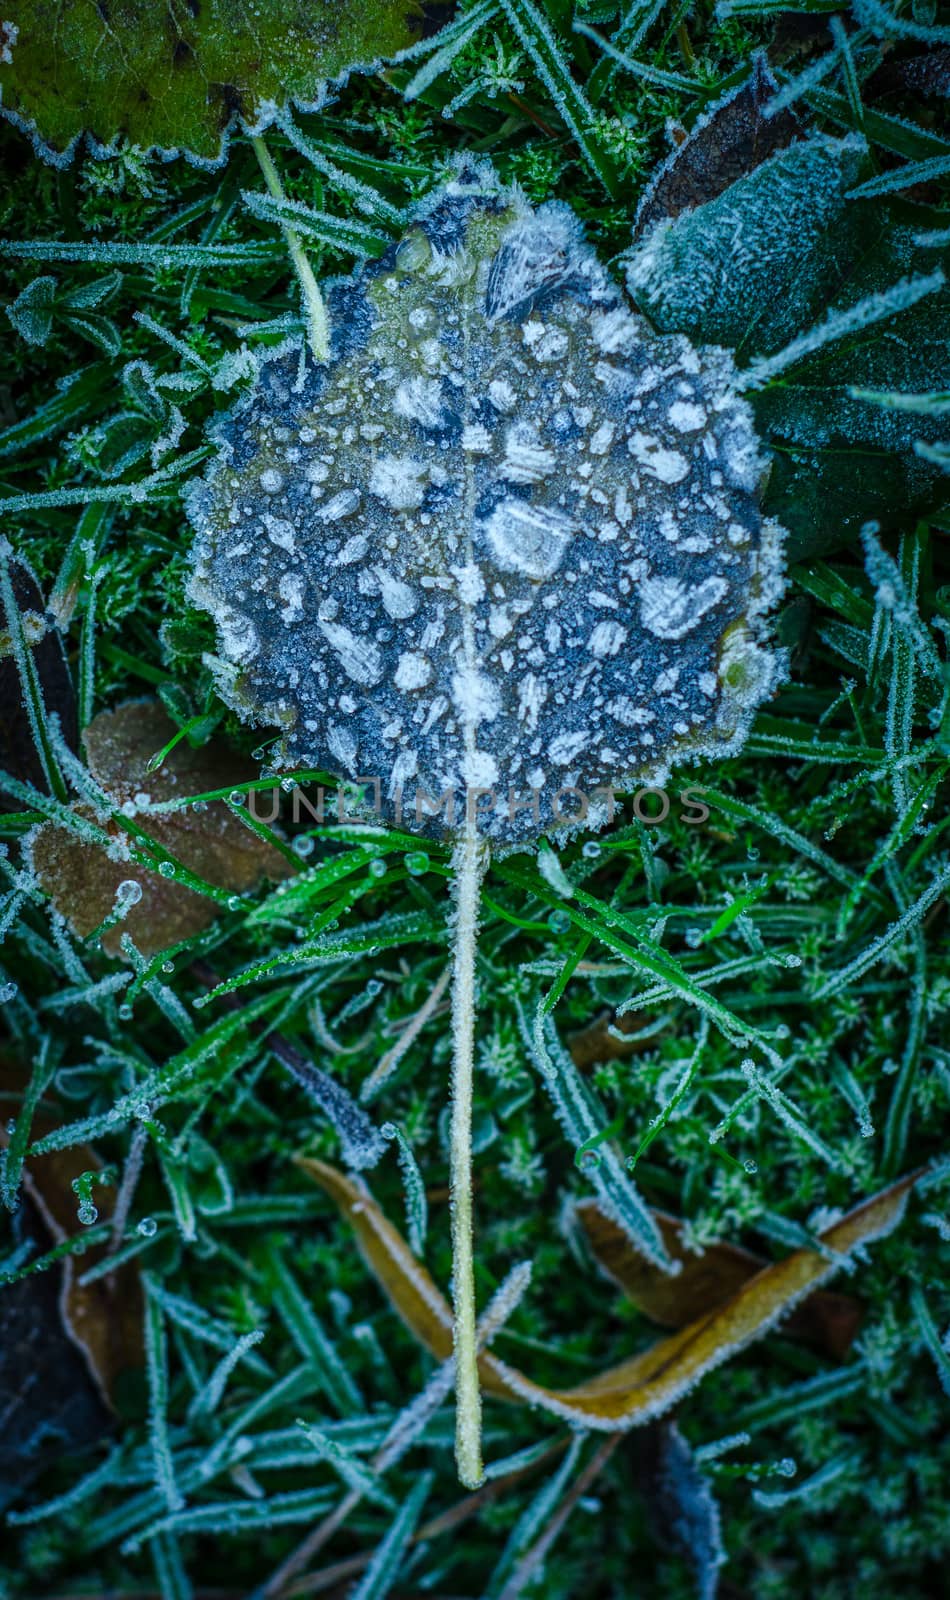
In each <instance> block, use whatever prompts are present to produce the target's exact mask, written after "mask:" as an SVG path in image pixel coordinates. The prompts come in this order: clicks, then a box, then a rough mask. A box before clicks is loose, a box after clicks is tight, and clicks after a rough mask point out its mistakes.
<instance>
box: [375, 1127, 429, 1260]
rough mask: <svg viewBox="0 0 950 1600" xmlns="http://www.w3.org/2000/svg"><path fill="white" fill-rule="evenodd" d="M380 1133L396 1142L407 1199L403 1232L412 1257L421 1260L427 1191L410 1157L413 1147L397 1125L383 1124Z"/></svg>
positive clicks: (423, 1244)
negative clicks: (407, 1239) (407, 1237)
mask: <svg viewBox="0 0 950 1600" xmlns="http://www.w3.org/2000/svg"><path fill="white" fill-rule="evenodd" d="M380 1132H381V1133H382V1135H383V1138H384V1139H395V1140H396V1142H397V1144H398V1147H399V1170H400V1172H401V1173H402V1186H403V1191H404V1193H405V1196H406V1232H407V1234H408V1235H409V1248H410V1250H411V1251H412V1253H413V1255H416V1256H422V1255H424V1253H425V1247H426V1228H427V1226H428V1216H429V1209H428V1203H427V1201H426V1188H425V1183H424V1182H423V1178H422V1173H421V1172H420V1171H419V1163H418V1162H417V1160H416V1158H415V1156H414V1155H413V1153H412V1145H411V1144H410V1143H409V1140H408V1139H407V1138H406V1135H405V1133H404V1132H403V1130H402V1128H400V1126H399V1124H398V1123H396V1122H384V1123H383V1126H382V1128H381V1129H380Z"/></svg>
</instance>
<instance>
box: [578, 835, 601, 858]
mask: <svg viewBox="0 0 950 1600" xmlns="http://www.w3.org/2000/svg"><path fill="white" fill-rule="evenodd" d="M602 854H603V850H602V848H601V846H600V845H599V844H598V843H597V840H596V839H588V840H587V841H586V843H585V844H584V846H583V848H582V849H581V855H583V856H586V857H587V859H588V861H596V860H597V857H598V856H599V855H602Z"/></svg>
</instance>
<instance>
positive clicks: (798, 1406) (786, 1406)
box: [736, 1362, 868, 1432]
mask: <svg viewBox="0 0 950 1600" xmlns="http://www.w3.org/2000/svg"><path fill="white" fill-rule="evenodd" d="M867 1383H868V1369H867V1367H866V1366H865V1365H864V1363H863V1362H858V1363H857V1365H856V1366H851V1367H846V1368H845V1369H844V1371H843V1372H821V1373H819V1374H818V1376H817V1377H815V1378H808V1379H806V1380H805V1382H804V1383H796V1384H792V1385H791V1387H789V1388H787V1389H779V1390H778V1391H777V1393H775V1394H770V1395H766V1396H765V1398H764V1399H762V1400H753V1402H752V1404H751V1405H748V1406H745V1407H744V1408H743V1409H742V1410H741V1411H740V1412H739V1414H738V1416H737V1417H736V1422H737V1424H738V1425H739V1426H740V1427H742V1428H745V1429H751V1430H752V1431H753V1432H755V1430H756V1429H757V1428H775V1427H778V1426H779V1425H780V1424H781V1423H783V1422H792V1421H794V1420H795V1419H796V1418H797V1417H799V1416H801V1415H803V1414H804V1413H805V1412H808V1411H822V1412H823V1411H824V1410H825V1408H826V1407H828V1406H832V1405H834V1403H835V1401H836V1400H846V1399H847V1398H848V1397H849V1396H850V1395H852V1394H857V1393H859V1392H860V1390H862V1389H864V1388H866V1386H867Z"/></svg>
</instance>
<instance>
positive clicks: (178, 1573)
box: [151, 1533, 194, 1600]
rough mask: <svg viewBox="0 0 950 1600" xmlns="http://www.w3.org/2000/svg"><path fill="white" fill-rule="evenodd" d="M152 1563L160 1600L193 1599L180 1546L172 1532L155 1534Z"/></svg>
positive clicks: (192, 1591)
mask: <svg viewBox="0 0 950 1600" xmlns="http://www.w3.org/2000/svg"><path fill="white" fill-rule="evenodd" d="M151 1553H152V1564H153V1566H154V1568H155V1576H156V1578H157V1579H158V1585H159V1588H160V1590H161V1594H162V1600H193V1595H194V1590H193V1589H192V1587H191V1584H190V1583H189V1581H188V1574H187V1572H186V1571H185V1563H184V1561H183V1560H182V1554H181V1547H180V1545H179V1543H178V1540H177V1538H176V1537H175V1535H174V1534H173V1533H159V1534H156V1536H155V1538H154V1539H153V1540H152V1552H151Z"/></svg>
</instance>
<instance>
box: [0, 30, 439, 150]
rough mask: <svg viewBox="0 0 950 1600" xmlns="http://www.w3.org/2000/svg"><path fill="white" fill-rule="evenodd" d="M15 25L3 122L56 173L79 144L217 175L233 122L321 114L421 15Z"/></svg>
mask: <svg viewBox="0 0 950 1600" xmlns="http://www.w3.org/2000/svg"><path fill="white" fill-rule="evenodd" d="M16 12H17V21H16V24H15V25H14V24H13V23H9V22H3V23H0V45H3V46H4V48H3V49H2V51H0V101H2V105H0V114H2V115H3V116H5V117H8V118H9V120H10V121H11V122H14V123H16V124H17V126H18V127H21V128H24V129H25V130H26V131H28V132H29V133H31V134H32V135H33V139H34V143H35V145H36V147H37V150H38V152H39V154H41V155H42V156H44V157H45V159H46V160H48V161H52V162H53V163H54V164H55V165H56V166H65V165H66V164H67V163H68V161H69V160H70V158H71V156H72V154H73V151H74V149H75V147H76V144H77V141H78V140H79V137H80V135H81V134H83V133H86V134H87V135H88V136H89V138H90V140H91V141H92V143H93V145H94V147H100V146H104V145H110V144H111V143H113V142H114V141H115V140H116V139H117V138H118V137H119V136H123V137H124V138H125V139H127V140H128V141H129V142H130V143H131V144H133V145H140V146H142V147H143V148H145V149H152V148H155V147H157V148H158V149H159V150H161V151H163V152H165V153H168V152H174V151H175V150H179V149H184V150H185V151H186V152H187V153H188V154H189V155H191V156H193V157H194V158H195V159H196V160H197V161H199V162H200V163H201V164H202V165H205V166H214V165H217V164H218V162H219V161H221V160H223V159H224V153H225V140H226V137H227V133H228V130H229V129H230V128H231V127H232V126H233V125H234V123H235V122H237V121H240V122H241V123H243V124H244V125H245V126H247V125H250V126H252V127H253V128H255V129H259V128H260V127H263V126H266V125H268V124H269V123H270V122H272V121H273V120H274V118H275V116H276V114H277V113H278V110H279V108H280V107H282V106H287V105H288V104H290V103H294V104H297V105H301V106H306V107H311V108H315V107H317V106H318V105H320V104H322V103H323V102H324V101H325V99H326V95H327V87H328V84H330V83H332V82H334V81H339V80H340V79H341V78H345V76H346V74H347V72H348V71H349V70H351V69H352V68H353V67H354V64H357V63H362V64H364V65H366V64H370V63H372V62H373V61H374V60H375V61H378V59H379V58H380V57H381V56H386V55H392V54H394V53H395V52H396V51H398V50H399V49H401V48H402V47H403V46H404V45H407V44H409V43H410V41H411V38H412V36H413V32H414V25H415V23H416V21H417V19H418V16H419V10H418V7H417V6H416V4H415V3H414V0H375V3H374V4H373V5H372V6H361V7H360V6H354V5H351V4H347V3H345V0H257V3H256V4H255V5H254V6H244V5H240V4H238V3H237V0H200V3H199V0H187V3H186V4H184V5H175V6H155V5H153V4H152V3H150V0H121V4H118V5H116V4H113V3H109V4H105V3H101V4H97V5H76V4H68V3H64V0H57V4H55V5H50V4H49V3H48V0H20V3H19V4H18V5H17V7H16Z"/></svg>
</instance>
